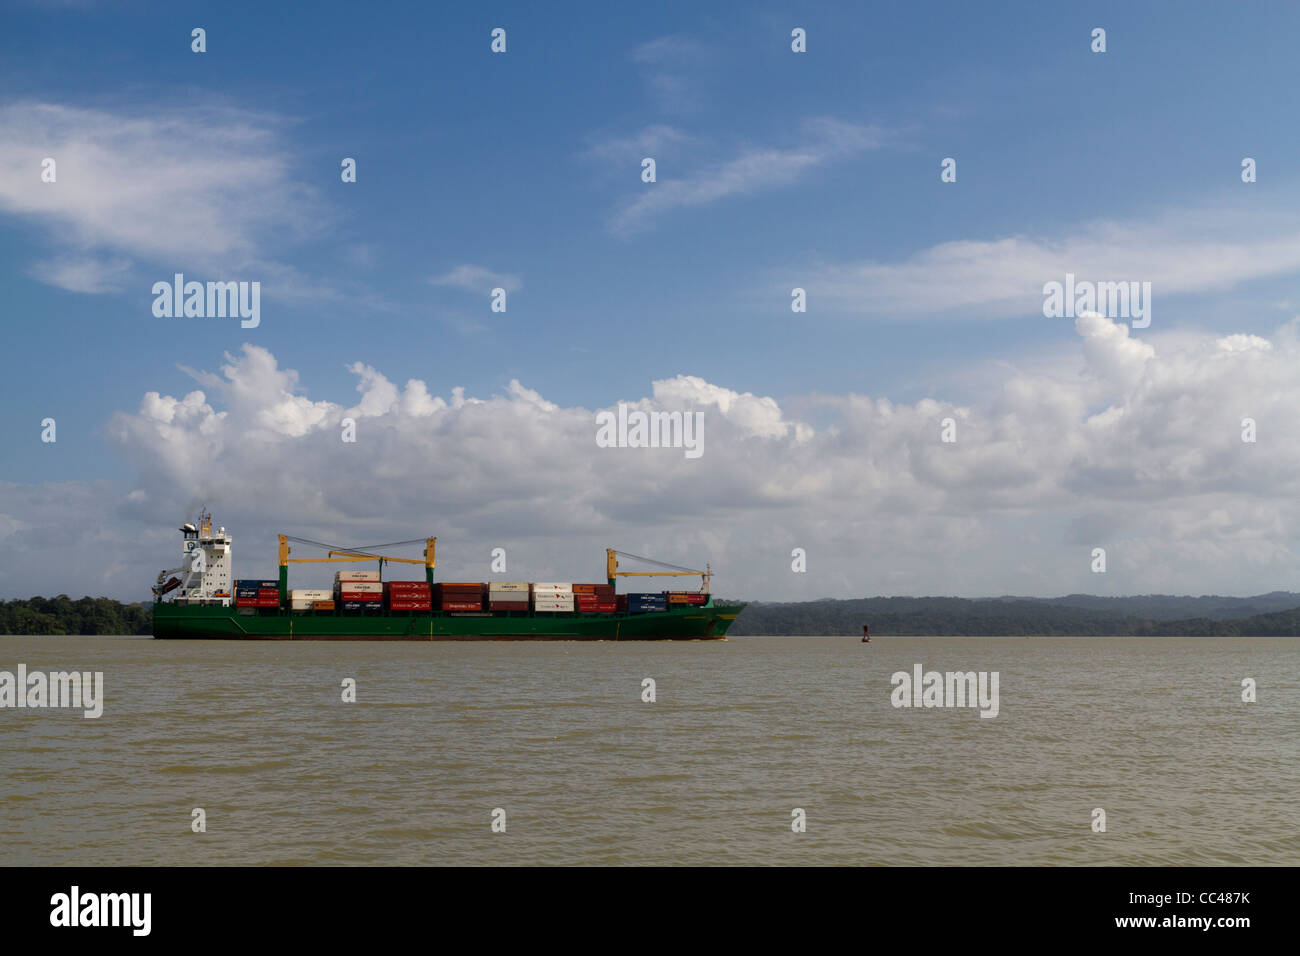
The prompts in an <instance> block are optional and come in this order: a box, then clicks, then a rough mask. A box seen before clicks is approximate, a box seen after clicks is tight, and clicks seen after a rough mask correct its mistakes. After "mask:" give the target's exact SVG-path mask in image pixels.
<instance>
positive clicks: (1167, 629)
mask: <svg viewBox="0 0 1300 956" xmlns="http://www.w3.org/2000/svg"><path fill="white" fill-rule="evenodd" d="M864 623H866V624H870V625H871V633H872V634H880V635H915V636H954V637H961V636H972V637H976V636H980V637H990V636H999V635H1007V636H1017V635H1062V636H1064V635H1077V636H1081V637H1087V636H1098V637H1101V636H1127V635H1137V636H1141V635H1172V634H1188V635H1201V634H1205V635H1213V634H1219V635H1233V634H1241V635H1255V636H1271V635H1282V636H1296V635H1300V594H1296V593H1293V592H1289V591H1274V592H1272V593H1270V594H1260V595H1257V596H1255V597H1248V598H1233V597H1219V596H1215V595H1210V596H1204V597H1179V596H1174V595H1164V594H1151V595H1138V596H1134V597H1096V596H1094V595H1091V594H1071V595H1067V596H1066V597H1059V598H1025V597H997V598H953V597H919V598H911V597H894V598H891V597H874V598H859V599H855V600H846V601H835V600H826V601H803V602H798V603H788V604H769V603H752V604H750V605H749V606H748V607H747V608H745V610H744V611H743V612H742V613H741V615H740V617H739V618H737V619H736V623H735V624H734V625H732V627H731V630H729V631H728V632H727V633H728V636H732V635H734V636H737V637H742V636H746V635H758V634H788V635H818V634H826V635H837V634H844V635H847V634H861V633H862V625H863V624H864Z"/></svg>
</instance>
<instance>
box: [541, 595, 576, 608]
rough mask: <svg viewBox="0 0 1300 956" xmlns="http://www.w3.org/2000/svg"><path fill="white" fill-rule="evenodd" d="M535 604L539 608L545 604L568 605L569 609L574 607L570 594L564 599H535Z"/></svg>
mask: <svg viewBox="0 0 1300 956" xmlns="http://www.w3.org/2000/svg"><path fill="white" fill-rule="evenodd" d="M533 604H535V605H537V606H539V607H540V606H541V605H543V604H548V605H549V604H567V605H568V606H569V607H573V595H572V594H570V595H567V596H564V597H535V598H533Z"/></svg>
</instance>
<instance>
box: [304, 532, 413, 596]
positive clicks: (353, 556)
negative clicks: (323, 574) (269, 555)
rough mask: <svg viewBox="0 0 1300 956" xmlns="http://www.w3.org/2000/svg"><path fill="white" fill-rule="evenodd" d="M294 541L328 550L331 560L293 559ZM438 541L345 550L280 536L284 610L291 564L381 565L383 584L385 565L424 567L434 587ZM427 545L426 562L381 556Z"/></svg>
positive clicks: (328, 558)
mask: <svg viewBox="0 0 1300 956" xmlns="http://www.w3.org/2000/svg"><path fill="white" fill-rule="evenodd" d="M290 541H294V542H296V543H298V544H305V545H310V546H311V547H313V548H324V549H325V550H326V551H327V552H328V557H324V558H291V557H289V542H290ZM437 541H438V539H437V538H413V539H412V540H410V541H394V542H391V543H389V544H373V545H367V546H366V547H364V548H343V547H339V546H338V545H336V544H324V543H322V542H320V541H309V540H308V539H306V538H295V537H292V536H291V535H287V534H282V535H280V605H281V607H283V606H284V605H285V604H286V603H287V602H288V600H289V565H290V564H329V563H333V562H339V561H344V562H353V561H378V562H379V577H380V580H383V576H384V565H385V564H388V563H390V562H393V561H396V562H398V563H400V564H423V565H424V578H425V580H426V581H428V582H429V586H430V587H432V586H433V569H434V565H435V563H436V562H435V560H434V554H435V551H434V549H435V545H436V544H437ZM421 542H423V543H424V557H423V558H395V557H392V556H391V555H387V554H378V553H376V552H378V550H379V549H380V548H401V547H405V546H407V545H412V544H420V543H421Z"/></svg>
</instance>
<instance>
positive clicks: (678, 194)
mask: <svg viewBox="0 0 1300 956" xmlns="http://www.w3.org/2000/svg"><path fill="white" fill-rule="evenodd" d="M643 135H644V134H643ZM883 140H884V133H883V132H882V131H881V130H880V129H878V128H876V127H873V126H860V125H856V124H853V123H846V122H842V121H840V120H836V119H831V118H826V117H822V118H818V119H813V120H807V121H805V122H804V123H803V124H802V125H801V128H800V134H799V138H798V141H797V142H796V143H795V144H794V145H792V146H787V147H749V148H746V149H743V150H741V151H740V152H739V153H737V154H736V155H735V156H733V157H732V158H730V159H728V160H725V161H723V162H720V163H715V164H713V165H710V166H707V167H704V168H698V169H692V170H688V171H685V172H679V171H678V170H676V169H674V168H673V167H672V166H671V165H657V169H656V175H657V178H658V181H657V182H655V183H654V184H653V185H648V186H644V187H643V188H642V189H641V190H640V192H639V193H638V195H637V197H636V198H635V199H630V200H628V201H626V202H625V203H624V204H623V205H622V207H621V208H620V209H619V210H618V212H617V213H616V214H615V215H614V217H613V219H612V221H611V229H612V230H613V231H614V232H615V233H623V234H626V233H633V232H637V231H640V230H643V229H647V228H650V227H651V226H652V225H653V224H654V223H655V221H656V220H657V219H658V218H659V217H661V216H663V215H665V214H666V213H668V212H670V211H672V210H675V209H682V208H689V207H693V206H702V205H706V204H708V203H713V202H717V201H718V200H721V199H727V198H730V197H733V196H743V195H752V194H754V193H758V192H762V191H764V190H768V189H773V188H777V187H780V186H788V185H790V184H792V183H795V182H797V181H798V180H800V179H801V178H802V177H804V176H805V175H807V174H808V173H809V172H810V171H811V170H813V169H816V168H817V167H820V166H824V165H827V164H829V163H832V162H838V161H841V160H843V159H846V158H848V157H850V156H854V155H856V154H858V153H860V152H863V151H865V150H868V149H874V148H876V147H878V146H880V145H881V143H882V142H883ZM656 164H659V159H658V158H657V157H656Z"/></svg>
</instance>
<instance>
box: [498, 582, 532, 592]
mask: <svg viewBox="0 0 1300 956" xmlns="http://www.w3.org/2000/svg"><path fill="white" fill-rule="evenodd" d="M488 590H490V591H525V592H526V591H527V590H528V582H527V581H493V582H491V583H490V584H489V585H488Z"/></svg>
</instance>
